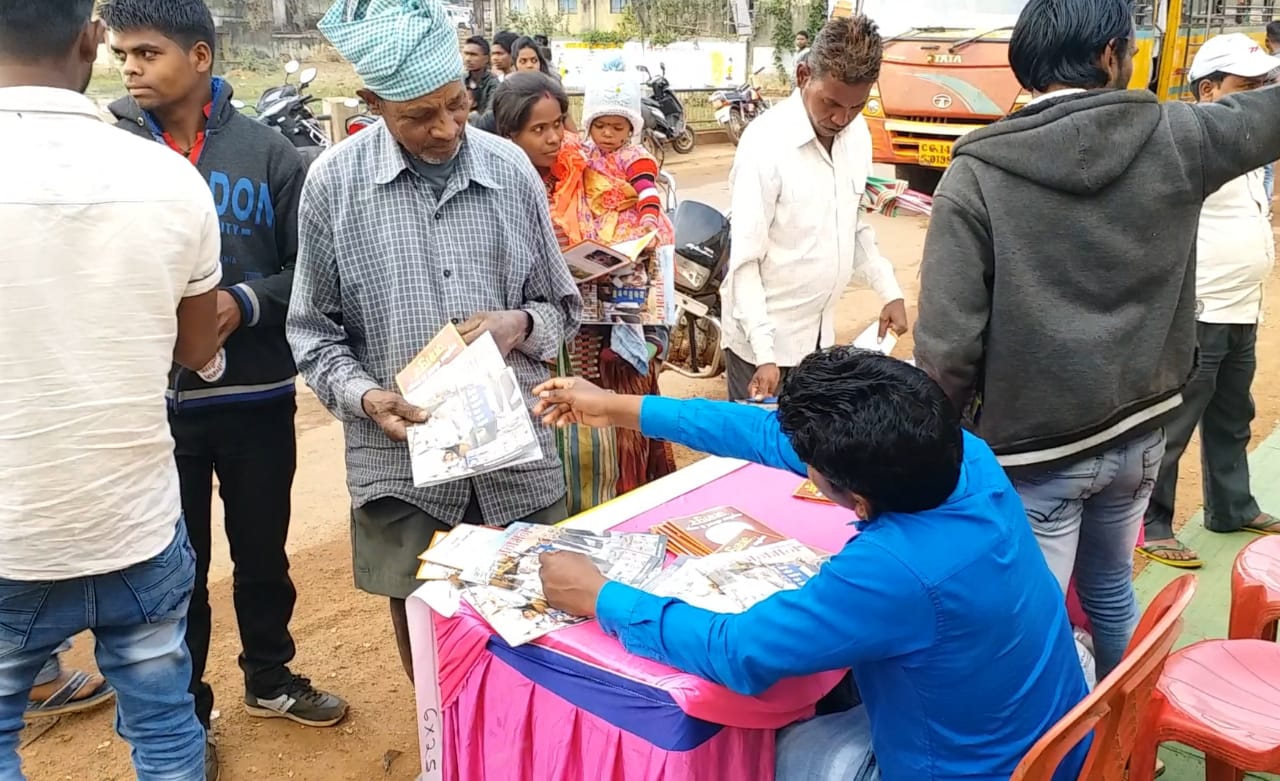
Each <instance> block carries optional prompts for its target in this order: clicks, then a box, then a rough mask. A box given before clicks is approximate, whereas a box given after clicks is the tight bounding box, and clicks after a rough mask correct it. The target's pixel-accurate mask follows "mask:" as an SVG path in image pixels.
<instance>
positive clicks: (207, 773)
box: [204, 735, 218, 781]
mask: <svg viewBox="0 0 1280 781" xmlns="http://www.w3.org/2000/svg"><path fill="white" fill-rule="evenodd" d="M204 781H218V745H217V744H216V743H214V742H213V738H211V737H209V736H208V735H206V736H205V738H204Z"/></svg>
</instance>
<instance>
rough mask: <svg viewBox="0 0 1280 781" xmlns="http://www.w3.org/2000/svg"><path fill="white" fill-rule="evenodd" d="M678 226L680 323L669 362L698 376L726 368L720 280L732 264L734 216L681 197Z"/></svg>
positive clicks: (674, 331) (677, 370) (685, 373)
mask: <svg viewBox="0 0 1280 781" xmlns="http://www.w3.org/2000/svg"><path fill="white" fill-rule="evenodd" d="M672 222H673V223H675V229H676V257H675V267H676V274H675V276H676V278H675V287H676V325H675V327H674V328H673V329H672V330H671V346H670V348H669V350H668V353H667V360H666V368H668V369H671V370H672V371H674V372H675V373H676V374H679V375H682V376H684V377H691V378H695V379H705V378H709V377H715V376H717V375H718V374H720V373H721V372H723V371H724V365H725V364H724V350H723V348H721V346H720V306H721V304H720V285H721V283H723V282H724V277H725V273H726V271H727V270H728V267H729V218H728V217H726V216H725V215H723V214H721V213H720V212H719V211H718V210H716V209H715V208H713V207H711V206H708V205H706V204H705V203H699V202H697V201H685V202H683V203H679V204H678V205H677V206H676V207H675V209H674V216H673V218H672Z"/></svg>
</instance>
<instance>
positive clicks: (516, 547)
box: [459, 523, 667, 646]
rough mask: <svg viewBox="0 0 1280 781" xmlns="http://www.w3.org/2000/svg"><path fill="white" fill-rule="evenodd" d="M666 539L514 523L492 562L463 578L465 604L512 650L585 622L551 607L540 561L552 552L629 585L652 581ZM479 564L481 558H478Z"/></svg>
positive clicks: (479, 565)
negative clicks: (573, 556) (579, 558)
mask: <svg viewBox="0 0 1280 781" xmlns="http://www.w3.org/2000/svg"><path fill="white" fill-rule="evenodd" d="M666 545H667V541H666V538H664V537H662V536H660V535H656V534H633V533H605V534H593V533H591V532H585V531H581V530H577V529H566V528H564V527H560V526H542V525H536V524H529V523H513V524H511V526H509V527H508V528H507V530H506V531H505V532H504V533H503V534H502V544H501V545H499V546H498V548H497V550H496V552H495V553H494V555H493V556H491V557H489V558H488V559H486V560H483V561H479V560H477V561H476V563H475V564H474V565H473V566H471V567H468V568H467V569H466V570H464V571H463V572H462V573H461V575H460V576H459V580H460V581H462V582H463V583H464V584H465V585H466V588H465V590H464V592H463V598H464V599H466V600H467V602H469V603H470V604H471V605H472V607H474V608H475V609H476V612H478V613H479V614H480V615H481V616H483V617H484V619H485V620H486V621H488V622H489V625H490V626H491V627H492V628H493V630H494V631H495V632H497V633H498V635H499V636H500V637H502V639H503V640H504V641H506V642H507V644H508V645H511V646H517V645H521V644H523V643H527V642H529V641H530V640H534V639H537V638H539V637H542V636H543V635H545V634H547V633H548V632H551V631H553V630H555V629H559V628H560V627H563V626H572V625H573V624H578V623H581V622H582V621H584V620H585V619H581V618H578V617H575V616H570V615H568V614H567V613H562V612H561V611H559V610H556V609H555V608H552V607H551V606H549V605H548V604H547V603H546V600H545V598H544V597H543V594H542V581H541V579H540V577H539V571H540V570H541V563H540V562H539V560H538V557H539V556H540V555H541V554H543V553H546V552H549V551H571V552H575V553H582V554H584V555H586V556H588V557H589V558H590V559H591V560H592V561H593V562H594V563H595V564H596V566H597V567H599V568H600V571H601V572H602V573H604V575H605V577H607V578H609V579H610V580H616V581H618V582H620V583H625V584H627V585H634V586H639V585H641V584H643V583H645V582H647V581H649V580H650V579H651V578H652V577H653V576H654V575H655V574H656V573H657V572H658V571H659V570H660V569H661V568H662V562H663V561H664V559H665V557H666ZM477 558H479V557H477Z"/></svg>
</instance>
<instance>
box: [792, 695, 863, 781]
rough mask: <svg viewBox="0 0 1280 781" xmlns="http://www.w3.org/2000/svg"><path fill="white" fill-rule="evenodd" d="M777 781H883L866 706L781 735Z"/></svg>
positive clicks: (811, 721)
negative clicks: (872, 750) (872, 748)
mask: <svg viewBox="0 0 1280 781" xmlns="http://www.w3.org/2000/svg"><path fill="white" fill-rule="evenodd" d="M777 752H778V753H777V764H776V766H775V771H776V775H775V778H776V779H777V781H880V769H879V768H878V767H877V766H876V758H875V755H874V754H872V753H871V720H870V719H869V718H868V717H867V709H866V706H863V705H859V706H857V707H855V708H853V709H851V710H847V711H844V712H843V713H833V714H831V715H830V716H819V717H817V718H815V719H809V720H808V721H805V722H801V723H800V724H793V725H792V726H790V727H787V728H786V729H784V730H781V731H780V732H778V749H777Z"/></svg>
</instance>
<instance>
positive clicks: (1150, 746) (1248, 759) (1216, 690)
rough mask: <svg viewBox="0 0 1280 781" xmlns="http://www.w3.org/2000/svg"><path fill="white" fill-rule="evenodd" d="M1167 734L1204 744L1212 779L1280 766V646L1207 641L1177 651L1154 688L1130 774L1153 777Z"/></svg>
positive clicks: (1141, 779)
mask: <svg viewBox="0 0 1280 781" xmlns="http://www.w3.org/2000/svg"><path fill="white" fill-rule="evenodd" d="M1166 741H1177V742H1178V743H1184V744H1186V745H1188V746H1191V747H1192V748H1197V749H1200V750H1201V751H1203V752H1204V753H1205V767H1204V777H1205V779H1206V780H1207V781H1240V779H1243V778H1244V773H1245V771H1246V770H1253V771H1258V772H1264V773H1265V772H1272V773H1274V772H1280V645H1277V644H1275V643H1272V642H1268V641H1266V640H1206V641H1204V642H1202V643H1196V644H1195V645H1192V646H1188V647H1187V648H1184V649H1182V650H1181V651H1178V652H1177V653H1174V654H1173V655H1172V656H1170V657H1169V662H1168V664H1166V665H1165V668H1164V675H1163V676H1161V678H1160V682H1159V683H1158V684H1157V685H1156V687H1155V690H1154V691H1153V692H1151V710H1150V711H1149V713H1148V717H1147V719H1146V720H1145V721H1144V723H1143V734H1142V735H1140V736H1139V738H1138V747H1137V749H1136V750H1135V751H1134V754H1133V769H1132V774H1131V775H1130V781H1150V779H1151V778H1152V775H1153V772H1154V770H1155V761H1156V748H1157V747H1158V746H1159V744H1160V743H1164V742H1166Z"/></svg>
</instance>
